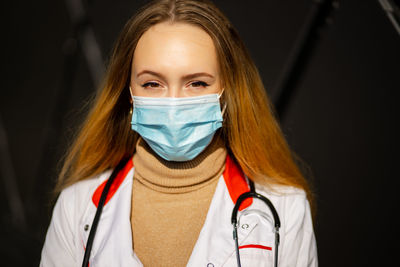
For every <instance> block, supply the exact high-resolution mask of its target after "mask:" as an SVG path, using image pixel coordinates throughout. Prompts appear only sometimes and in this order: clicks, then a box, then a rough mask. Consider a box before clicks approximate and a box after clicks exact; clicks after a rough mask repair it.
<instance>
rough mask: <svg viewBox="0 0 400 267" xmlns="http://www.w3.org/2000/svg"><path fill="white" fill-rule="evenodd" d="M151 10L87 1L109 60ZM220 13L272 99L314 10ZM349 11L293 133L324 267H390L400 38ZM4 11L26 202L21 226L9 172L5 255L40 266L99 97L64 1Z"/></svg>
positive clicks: (1, 229)
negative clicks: (72, 146) (59, 183)
mask: <svg viewBox="0 0 400 267" xmlns="http://www.w3.org/2000/svg"><path fill="white" fill-rule="evenodd" d="M144 2H145V1H143V0H142V1H127V0H125V1H123V0H118V1H105V0H98V1H94V0H93V1H84V3H85V8H86V10H87V12H88V18H89V21H88V22H89V25H90V26H91V27H92V29H93V31H94V33H95V36H96V38H97V41H98V43H99V45H100V48H101V51H102V53H103V58H104V59H107V57H108V55H109V52H110V49H111V47H112V44H113V42H114V41H115V39H116V37H117V35H118V33H119V31H120V29H121V28H122V26H123V24H124V23H125V22H126V20H127V19H128V18H129V17H130V16H131V14H132V13H133V12H134V11H135V10H136V9H137V7H138V6H140V5H141V4H142V3H144ZM215 2H216V4H217V5H218V6H219V7H220V8H221V9H222V10H223V11H224V12H225V13H226V14H227V16H228V17H229V18H230V19H231V20H232V22H233V24H234V25H235V26H236V28H237V29H238V31H239V33H240V34H241V36H242V38H243V40H244V42H245V43H246V45H247V47H248V48H249V50H250V53H251V55H252V56H253V58H254V60H255V62H256V64H257V66H258V67H259V70H260V73H261V75H262V77H263V80H264V82H265V85H266V87H267V92H268V93H270V94H271V95H273V94H274V86H275V85H276V83H277V81H278V77H279V75H280V73H281V72H282V69H283V67H284V64H285V62H286V60H287V59H288V55H289V53H290V51H291V48H292V47H293V45H294V42H295V40H296V38H297V36H298V32H299V31H300V29H301V26H302V25H303V24H304V22H305V21H306V19H307V17H308V14H309V13H310V10H311V8H312V6H313V5H314V4H313V1H311V0H308V1H306V0H281V1H276V0H275V1H274V0H269V1H255V0H252V1H228V0H223V1H215ZM339 3H340V5H339V8H338V9H337V10H336V11H334V13H333V15H332V17H331V18H330V19H329V23H328V25H325V26H323V27H322V28H321V29H320V30H319V31H318V32H319V39H318V40H317V42H316V43H314V46H313V49H312V50H311V53H309V54H308V56H309V57H308V59H309V60H308V63H307V64H303V66H302V75H301V76H300V79H298V80H297V83H296V86H295V87H294V93H293V95H292V98H291V99H290V101H289V102H288V106H287V109H286V112H285V116H282V117H281V122H282V128H283V131H284V133H285V135H286V136H287V139H288V141H289V143H290V145H291V147H292V148H293V150H294V151H295V152H296V153H297V154H298V155H299V156H300V157H302V158H303V159H304V161H305V162H306V163H307V164H308V165H309V166H310V167H311V169H312V171H313V178H310V179H311V180H312V182H313V183H314V186H315V190H316V196H317V204H318V212H317V217H316V221H315V232H316V237H317V242H318V249H319V260H320V266H389V265H392V264H393V263H394V260H392V259H393V258H394V255H396V254H395V253H396V252H397V247H398V246H397V245H396V244H397V240H396V239H397V236H398V235H397V234H396V233H397V231H396V226H397V223H396V213H397V211H398V210H399V209H398V208H397V205H396V204H397V202H396V199H397V198H396V196H397V195H398V193H397V188H396V185H397V184H398V182H397V179H398V171H397V164H396V163H397V162H396V161H397V160H396V161H395V159H397V158H398V157H397V145H398V141H397V137H398V132H397V128H398V127H396V126H397V125H396V124H397V123H398V121H399V120H398V119H397V114H398V112H396V111H397V107H396V105H395V103H396V102H397V98H396V95H398V94H397V90H398V89H400V88H399V82H398V77H399V65H400V64H399V62H400V52H399V48H400V35H399V34H397V32H396V31H395V29H394V27H393V25H392V24H391V23H390V21H389V19H388V18H387V17H386V14H385V13H384V11H383V10H382V8H381V6H380V5H379V3H378V1H375V0H364V1H362V0H359V1H357V0H346V1H339ZM2 6H3V7H2V10H3V13H4V15H3V16H2V17H3V18H5V19H4V22H3V25H4V26H5V27H4V32H3V35H2V51H3V56H2V58H3V60H2V83H1V90H0V119H1V123H2V126H3V127H4V132H5V134H6V135H5V137H6V139H5V138H2V139H1V140H2V143H0V145H1V148H2V154H1V160H2V162H5V160H6V159H10V160H11V161H10V162H9V163H7V166H8V168H7V171H8V172H7V173H8V174H10V170H11V174H12V173H14V181H16V185H17V191H12V192H13V193H15V192H19V195H20V198H21V200H22V203H23V209H24V215H25V220H19V221H18V220H15V213H13V210H11V208H10V206H9V195H8V194H7V193H9V192H10V190H9V187H7V186H6V185H7V184H6V183H5V182H4V181H7V180H6V179H8V178H10V177H11V178H12V177H13V175H11V176H9V175H8V176H7V177H8V178H7V177H4V175H5V173H6V172H5V171H3V172H1V173H0V174H1V175H2V177H1V180H0V183H1V186H0V200H1V201H0V203H1V204H0V207H1V217H0V219H1V221H0V233H1V243H0V253H1V254H0V255H1V257H2V262H3V263H7V265H11V264H12V263H13V264H12V265H14V266H37V265H38V262H39V258H40V250H41V246H42V244H43V241H44V235H45V231H46V228H47V226H48V223H49V219H50V215H51V208H52V207H51V204H50V203H51V202H50V196H51V194H50V193H51V188H52V186H53V185H54V181H55V177H56V173H57V162H58V161H59V160H60V157H61V155H62V154H63V152H64V150H65V148H66V146H67V144H68V143H69V141H70V138H71V135H72V133H73V132H74V129H75V127H76V126H77V125H78V124H79V122H80V121H81V120H82V118H83V114H84V111H85V110H86V108H87V107H86V106H85V103H86V102H87V101H88V100H89V99H90V97H91V96H92V95H93V93H94V90H95V87H94V85H93V81H92V78H91V75H90V72H89V70H88V66H87V62H86V60H85V58H84V56H83V54H82V52H81V50H79V46H78V54H77V56H76V57H73V56H68V51H71V49H72V48H73V46H71V45H69V46H68V45H67V42H66V40H68V38H71V37H73V35H74V27H73V25H72V24H71V20H70V17H69V13H68V11H67V9H66V6H65V3H64V1H49V0H47V1H23V2H19V1H18V2H17V1H8V2H6V3H3V5H2ZM69 44H71V42H69ZM71 47H72V48H71ZM3 137H4V136H3ZM5 140H6V141H7V142H6V143H5V142H4V141H5ZM4 151H6V152H8V154H5V153H4ZM0 166H2V165H0ZM2 168H3V170H4V165H3V166H2ZM13 203H14V204H15V200H14V201H13ZM24 221H25V226H24V224H23V223H21V222H24Z"/></svg>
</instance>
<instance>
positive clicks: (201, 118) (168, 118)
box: [131, 94, 222, 161]
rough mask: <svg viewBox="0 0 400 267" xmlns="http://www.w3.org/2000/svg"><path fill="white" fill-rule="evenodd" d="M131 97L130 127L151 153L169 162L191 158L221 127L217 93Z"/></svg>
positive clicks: (207, 143)
mask: <svg viewBox="0 0 400 267" xmlns="http://www.w3.org/2000/svg"><path fill="white" fill-rule="evenodd" d="M132 98H133V113H132V122H131V125H132V130H134V131H136V132H137V133H139V134H140V136H141V137H142V138H143V139H144V140H145V141H146V142H147V144H149V146H150V147H151V148H152V149H153V151H154V152H156V153H157V154H158V155H159V156H160V157H162V158H164V159H166V160H169V161H188V160H192V159H194V158H195V157H196V156H197V155H199V154H200V153H201V152H202V151H203V150H204V149H205V148H206V147H207V146H208V145H209V144H210V142H211V140H212V139H213V136H214V134H215V131H216V130H217V129H219V128H221V127H222V112H221V108H220V103H219V98H220V95H218V94H210V95H202V96H196V97H183V98H170V97H139V96H133V97H132Z"/></svg>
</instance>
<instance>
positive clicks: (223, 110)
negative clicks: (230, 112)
mask: <svg viewBox="0 0 400 267" xmlns="http://www.w3.org/2000/svg"><path fill="white" fill-rule="evenodd" d="M224 91H225V88H222V92H221V93H219V94H218V99H220V98H221V96H222V94H223V93H224ZM225 110H226V102H225V103H224V106H223V107H222V111H221V114H222V116H224V114H225Z"/></svg>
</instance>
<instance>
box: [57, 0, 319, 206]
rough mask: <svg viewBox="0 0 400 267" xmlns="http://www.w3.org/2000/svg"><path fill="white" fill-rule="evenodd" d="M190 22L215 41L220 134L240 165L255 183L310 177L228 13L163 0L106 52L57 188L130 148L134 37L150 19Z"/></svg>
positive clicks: (186, 0)
mask: <svg viewBox="0 0 400 267" xmlns="http://www.w3.org/2000/svg"><path fill="white" fill-rule="evenodd" d="M165 21H170V22H172V23H174V22H179V23H189V24H191V25H195V26H198V27H200V28H202V29H203V30H204V31H206V32H207V33H208V34H209V35H210V36H211V38H212V39H213V41H214V44H215V47H216V50H217V55H218V61H219V65H220V71H221V76H222V82H223V84H222V86H223V87H224V88H225V92H224V95H223V100H222V101H224V102H225V103H226V104H227V109H226V112H225V115H224V124H223V128H222V137H223V139H224V141H225V144H226V147H227V148H228V150H229V152H230V153H231V155H232V156H233V158H234V159H235V160H236V161H237V163H238V164H239V165H240V167H241V168H242V170H243V171H244V173H245V174H246V175H247V176H248V177H250V178H251V179H252V180H254V181H255V182H256V183H260V184H264V185H274V184H279V185H288V186H294V187H297V188H302V189H304V190H305V191H306V192H307V195H308V198H309V200H310V203H312V194H311V192H310V189H309V185H308V183H307V182H306V180H305V178H304V177H303V175H302V173H301V172H300V170H299V168H298V166H297V165H296V163H295V161H294V159H293V155H292V153H291V151H290V150H289V148H288V145H287V143H286V141H285V139H284V137H283V134H282V132H281V129H280V127H279V125H278V123H277V121H276V119H275V117H274V115H273V111H272V109H271V105H270V102H269V100H268V98H267V95H266V92H265V89H264V86H263V84H262V81H261V78H260V75H259V73H258V71H257V68H256V66H255V64H254V62H253V61H252V59H251V58H250V56H249V53H248V52H247V50H246V48H245V47H244V45H243V43H242V41H241V40H240V38H239V35H238V34H237V32H236V30H235V29H234V28H233V26H232V24H231V23H230V22H229V21H228V19H227V18H226V17H225V16H224V15H223V14H222V13H221V12H220V11H219V10H218V8H217V7H215V6H214V5H213V4H212V3H211V2H209V1H197V0H161V1H153V2H150V3H149V4H147V5H146V6H144V7H143V8H142V9H141V10H139V12H138V13H137V14H136V15H135V16H134V17H132V18H131V19H130V20H129V21H128V22H127V24H126V25H125V27H124V28H123V30H122V32H121V34H120V36H119V38H118V40H117V43H116V45H115V47H114V50H113V53H112V56H111V58H110V62H109V66H108V70H107V73H106V76H105V81H104V85H103V88H102V90H100V91H99V93H98V95H97V97H96V99H95V101H94V103H93V107H92V109H91V110H90V112H89V114H88V117H87V119H86V121H85V122H84V123H83V125H82V128H81V129H80V131H79V134H78V135H77V137H76V139H75V142H74V143H73V145H72V146H71V148H70V150H69V152H68V153H67V155H66V158H65V162H64V165H63V168H62V170H61V173H60V176H59V179H58V183H57V185H56V189H55V191H56V192H60V191H61V190H62V189H63V188H65V187H67V186H69V185H71V184H74V183H76V182H77V181H80V180H83V179H87V178H89V177H93V176H95V175H97V174H99V173H101V172H104V171H105V170H107V169H110V168H114V167H115V166H116V165H117V164H118V162H119V161H120V160H122V159H123V158H126V157H130V156H132V155H133V154H134V153H135V144H136V141H137V139H138V137H139V136H138V134H136V133H135V132H133V131H132V130H131V129H130V114H129V110H130V107H131V104H130V94H129V82H130V73H131V63H132V58H133V53H134V51H135V48H136V44H137V42H138V40H139V38H140V37H141V36H142V34H143V33H144V32H145V31H146V30H148V29H149V28H150V27H151V26H153V25H155V24H157V23H161V22H165Z"/></svg>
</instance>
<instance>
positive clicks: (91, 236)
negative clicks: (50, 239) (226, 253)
mask: <svg viewBox="0 0 400 267" xmlns="http://www.w3.org/2000/svg"><path fill="white" fill-rule="evenodd" d="M128 160H130V158H126V159H123V160H121V161H120V162H119V163H118V165H117V166H116V167H115V168H114V170H113V172H112V173H111V176H110V178H109V179H108V181H107V183H106V185H105V186H104V189H103V192H102V193H101V196H100V200H99V203H98V205H97V210H96V214H95V216H94V219H93V222H92V227H91V228H90V232H89V237H88V240H87V242H86V248H85V254H84V257H83V262H82V267H89V258H90V253H91V251H92V245H93V241H94V237H95V235H96V230H97V226H98V224H99V221H100V217H101V213H102V211H103V207H104V204H105V202H106V199H107V195H108V192H109V191H110V188H111V185H112V184H113V182H114V180H115V177H116V176H117V175H118V173H119V172H120V170H121V169H122V168H123V167H124V166H125V164H126V163H127V162H128ZM249 183H250V192H246V193H243V194H241V195H240V196H239V198H238V199H237V201H236V204H235V206H234V207H233V210H232V217H231V222H232V225H233V239H234V240H235V245H236V259H237V264H238V267H241V263H240V253H239V240H238V235H237V214H238V211H239V207H240V205H241V204H242V202H243V201H244V200H246V199H248V198H257V199H260V200H261V201H263V202H264V203H265V204H266V205H267V206H268V207H269V209H270V210H271V213H272V216H273V217H274V227H275V259H274V266H275V267H277V266H278V246H279V228H280V226H281V222H280V219H279V215H278V212H277V211H276V209H275V207H274V205H273V204H272V202H271V201H270V200H269V199H268V198H266V197H265V196H263V195H261V194H258V193H257V192H255V187H254V183H253V182H252V181H251V180H249Z"/></svg>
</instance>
